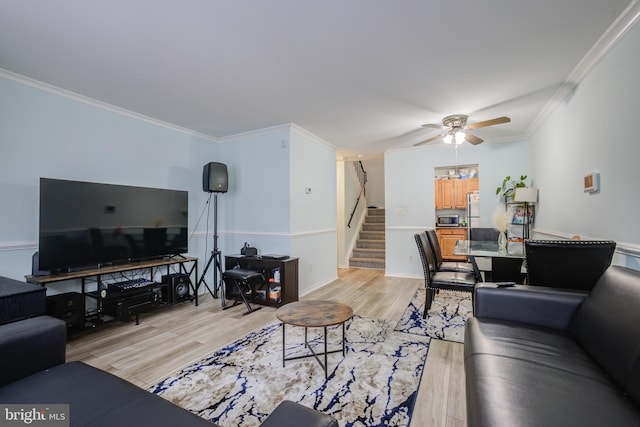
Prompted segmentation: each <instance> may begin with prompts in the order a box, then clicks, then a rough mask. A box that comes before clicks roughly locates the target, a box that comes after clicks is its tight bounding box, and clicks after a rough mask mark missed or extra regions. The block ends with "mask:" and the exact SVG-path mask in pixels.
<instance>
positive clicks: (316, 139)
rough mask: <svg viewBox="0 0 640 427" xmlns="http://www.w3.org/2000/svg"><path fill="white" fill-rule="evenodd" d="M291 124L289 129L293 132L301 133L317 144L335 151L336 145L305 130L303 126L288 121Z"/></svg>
mask: <svg viewBox="0 0 640 427" xmlns="http://www.w3.org/2000/svg"><path fill="white" fill-rule="evenodd" d="M290 125H291V130H292V131H293V132H297V133H299V134H300V135H302V136H303V137H305V138H307V139H310V140H311V141H313V142H315V143H316V144H318V145H322V146H324V147H326V148H328V149H330V150H332V151H337V150H338V147H336V146H335V145H333V144H331V143H330V142H329V141H327V140H325V139H322V138H320V137H319V136H318V135H316V134H314V133H312V132H310V131H308V130H306V129H305V128H302V127H300V126H298V125H297V124H295V123H290Z"/></svg>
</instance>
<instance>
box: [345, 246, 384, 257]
mask: <svg viewBox="0 0 640 427" xmlns="http://www.w3.org/2000/svg"><path fill="white" fill-rule="evenodd" d="M384 255H385V250H384V249H375V248H356V249H354V250H353V257H354V258H375V259H382V260H384Z"/></svg>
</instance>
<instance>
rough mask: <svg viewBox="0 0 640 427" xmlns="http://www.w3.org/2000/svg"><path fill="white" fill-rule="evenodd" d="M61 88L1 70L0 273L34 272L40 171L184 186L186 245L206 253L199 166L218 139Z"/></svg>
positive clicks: (58, 175)
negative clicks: (29, 82)
mask: <svg viewBox="0 0 640 427" xmlns="http://www.w3.org/2000/svg"><path fill="white" fill-rule="evenodd" d="M43 89H44V90H43ZM61 93H62V92H59V91H56V90H55V89H54V88H50V87H45V86H44V85H42V87H35V86H32V85H27V84H25V83H23V82H18V81H15V80H10V79H8V78H5V77H0V94H2V95H1V96H0V203H1V211H0V275H2V276H7V277H11V278H14V279H16V280H24V276H25V275H27V274H31V256H32V255H33V253H34V252H35V251H37V248H38V215H39V214H38V206H39V202H38V200H39V178H40V177H41V176H44V177H50V178H61V179H70V180H83V181H93V182H104V183H114V184H124V185H137V186H145V187H157V188H170V189H177V190H187V191H189V227H190V232H194V231H195V232H196V233H195V234H194V237H193V238H192V239H191V241H190V244H189V251H190V254H192V255H194V256H202V252H204V251H203V249H202V247H203V246H202V245H201V244H202V243H203V240H204V239H203V238H202V237H203V235H202V232H201V230H200V229H197V230H194V227H195V224H196V222H197V219H198V215H199V213H200V209H201V206H202V205H203V203H204V200H205V194H204V193H203V192H202V185H201V182H202V180H201V176H202V166H203V164H204V163H205V162H206V161H213V160H215V159H216V158H217V157H218V153H219V150H218V149H219V147H218V144H217V143H216V142H213V141H212V140H207V139H205V138H203V137H199V136H196V135H194V134H190V133H188V132H184V131H181V130H179V129H177V128H172V127H170V126H165V125H162V124H160V123H152V122H150V121H145V120H141V119H139V118H136V117H132V116H129V115H126V114H122V113H118V112H114V111H112V110H109V109H105V108H103V106H101V105H99V104H96V103H89V102H87V101H86V100H83V99H81V98H74V97H73V96H72V95H71V94H63V95H64V96H63V95H61ZM79 203H81V201H79ZM53 291H54V292H53V293H55V290H53Z"/></svg>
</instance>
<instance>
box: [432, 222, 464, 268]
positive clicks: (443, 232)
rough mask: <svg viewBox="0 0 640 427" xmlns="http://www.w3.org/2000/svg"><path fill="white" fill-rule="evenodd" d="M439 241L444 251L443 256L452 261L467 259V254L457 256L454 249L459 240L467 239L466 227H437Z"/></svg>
mask: <svg viewBox="0 0 640 427" xmlns="http://www.w3.org/2000/svg"><path fill="white" fill-rule="evenodd" d="M436 234H437V235H438V243H439V244H440V250H441V251H442V258H443V259H445V260H450V261H466V257H465V256H456V255H454V254H453V250H454V248H455V247H456V242H457V241H458V240H466V239H467V229H466V228H437V229H436Z"/></svg>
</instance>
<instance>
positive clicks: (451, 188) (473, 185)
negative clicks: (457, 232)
mask: <svg viewBox="0 0 640 427" xmlns="http://www.w3.org/2000/svg"><path fill="white" fill-rule="evenodd" d="M479 183H480V181H479V179H478V178H468V179H457V178H456V179H436V180H435V195H436V209H466V208H467V193H470V192H472V191H478V190H479V189H480V185H479Z"/></svg>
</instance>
